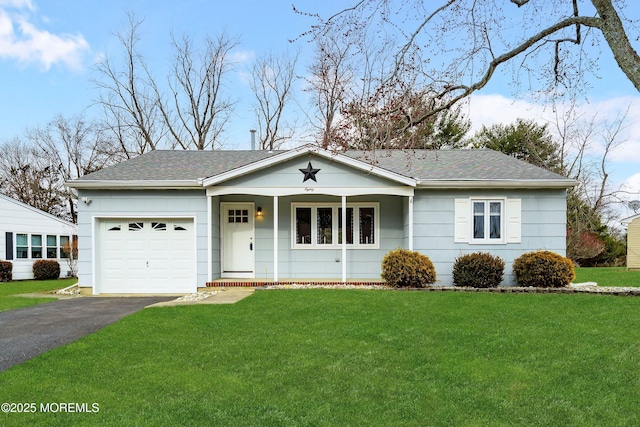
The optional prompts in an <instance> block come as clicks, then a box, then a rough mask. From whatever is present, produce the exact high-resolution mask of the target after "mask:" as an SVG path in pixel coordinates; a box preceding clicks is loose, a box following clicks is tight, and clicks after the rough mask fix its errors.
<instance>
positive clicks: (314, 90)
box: [305, 33, 355, 149]
mask: <svg viewBox="0 0 640 427" xmlns="http://www.w3.org/2000/svg"><path fill="white" fill-rule="evenodd" d="M351 50H352V46H351V45H350V44H349V43H348V40H346V38H345V37H343V36H342V34H340V33H334V34H332V37H325V38H318V39H316V40H315V49H314V57H313V60H312V62H311V65H310V66H309V68H308V72H309V76H308V77H307V79H306V80H307V87H306V88H305V91H306V92H308V93H309V94H310V104H311V106H312V109H311V113H310V114H309V116H308V118H309V122H310V123H311V125H312V126H313V127H314V130H315V132H314V133H315V135H316V141H317V143H318V145H320V146H321V147H322V148H324V149H328V148H329V147H330V146H331V145H332V144H333V142H334V141H335V140H336V139H337V137H338V135H337V133H336V128H337V121H338V119H339V116H340V111H341V110H342V109H343V108H344V107H345V102H346V101H347V98H348V93H349V90H350V88H351V87H352V85H353V79H354V75H355V71H354V69H355V66H354V65H353V64H352V63H351V62H350V59H351V55H352V53H351Z"/></svg>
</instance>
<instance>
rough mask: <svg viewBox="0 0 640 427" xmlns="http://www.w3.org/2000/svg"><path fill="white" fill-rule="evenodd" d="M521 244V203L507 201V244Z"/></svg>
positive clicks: (518, 200) (512, 200)
mask: <svg viewBox="0 0 640 427" xmlns="http://www.w3.org/2000/svg"><path fill="white" fill-rule="evenodd" d="M521 242H522V201H521V199H507V243H521Z"/></svg>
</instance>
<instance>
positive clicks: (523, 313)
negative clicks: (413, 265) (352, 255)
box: [0, 290, 640, 426]
mask: <svg viewBox="0 0 640 427" xmlns="http://www.w3.org/2000/svg"><path fill="white" fill-rule="evenodd" d="M639 365H640V298H635V297H613V296H602V295H554V294H477V293H457V292H456V293H453V292H452V293H448V292H447V293H426V292H424V293H423V292H403V291H357V290H355V291H345V290H342V291H338V290H300V291H262V292H257V293H255V294H254V295H252V296H251V297H249V298H247V299H245V300H243V301H240V302H239V303H237V304H233V305H195V306H186V307H185V306H182V307H167V308H152V309H146V310H143V311H141V312H138V313H136V314H134V315H132V316H129V317H127V318H125V319H123V320H121V321H120V322H118V323H116V324H113V325H111V326H109V327H107V328H105V329H103V330H102V331H100V332H98V333H96V334H93V335H90V336H88V337H85V338H84V339H81V340H79V341H76V342H74V343H72V344H69V345H67V346H65V347H62V348H59V349H56V350H53V351H51V352H48V353H46V354H44V355H42V356H40V357H38V358H36V359H33V360H31V361H28V362H26V363H24V364H22V365H18V366H15V367H13V368H11V369H10V370H8V371H5V372H4V373H2V374H0V384H1V388H0V390H1V391H0V394H1V395H2V399H0V401H4V402H34V403H36V404H37V405H40V404H41V403H48V402H76V403H87V404H88V406H89V407H91V404H92V403H97V404H98V405H99V412H98V413H56V414H51V413H36V414H16V413H8V414H2V413H0V424H6V425H47V426H50V425H59V426H69V425H83V426H84V425H114V426H116V425H117V426H119V425H154V426H156V425H194V426H195V425H243V426H244V425H260V426H263V425H264V426H271V425H273V426H281V425H376V426H398V425H402V426H406V425H408V426H412V425H414V426H423V425H463V426H506V425H509V426H513V425H527V426H529V425H549V426H557V425H563V426H566V425H575V426H578V425H579V426H589V425H594V426H602V425H638V424H640V411H638V407H640V394H639V393H638V390H640V370H639V369H638V366H639Z"/></svg>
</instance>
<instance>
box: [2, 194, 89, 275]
mask: <svg viewBox="0 0 640 427" xmlns="http://www.w3.org/2000/svg"><path fill="white" fill-rule="evenodd" d="M7 232H9V233H14V235H13V259H12V260H10V261H11V262H12V263H13V279H14V280H25V279H33V270H32V268H33V262H34V261H35V260H34V259H16V256H15V255H16V254H15V245H16V237H15V234H16V233H18V234H28V235H32V234H37V235H42V239H43V250H44V251H46V239H47V235H55V236H60V235H64V236H73V235H74V234H76V227H75V226H74V225H73V224H71V223H68V222H66V221H63V220H61V219H58V218H56V217H54V216H52V215H49V214H47V213H45V212H42V211H39V210H38V209H35V208H33V207H31V206H27V205H24V204H23V203H20V202H16V201H14V200H12V199H8V198H6V197H4V196H1V197H0V259H2V260H5V259H6V257H7V254H6V251H5V245H6V240H5V236H6V233H7ZM29 238H30V237H29ZM44 253H46V252H44ZM29 255H30V254H29ZM43 259H46V257H44V258H43ZM57 261H58V262H59V263H60V276H62V277H66V276H67V274H68V271H69V265H68V263H67V260H65V259H57Z"/></svg>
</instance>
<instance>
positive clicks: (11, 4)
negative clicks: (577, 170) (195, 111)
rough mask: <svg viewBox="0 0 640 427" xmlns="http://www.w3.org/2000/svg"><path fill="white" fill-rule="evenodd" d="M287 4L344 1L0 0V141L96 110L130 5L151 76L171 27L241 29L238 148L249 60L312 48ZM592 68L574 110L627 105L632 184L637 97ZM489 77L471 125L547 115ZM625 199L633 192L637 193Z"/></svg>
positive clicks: (234, 138) (233, 127) (637, 184)
mask: <svg viewBox="0 0 640 427" xmlns="http://www.w3.org/2000/svg"><path fill="white" fill-rule="evenodd" d="M292 2H293V3H295V4H296V6H297V7H298V8H300V9H303V10H307V11H310V12H319V13H321V14H324V15H325V16H326V15H328V14H329V13H330V12H332V11H335V10H337V9H338V8H339V5H340V4H343V5H344V4H348V2H337V1H335V2H334V1H330V2H319V1H311V0H300V1H297V0H269V1H264V0H262V1H256V0H234V1H221V0H218V1H212V0H188V1H182V2H176V1H163V0H154V1H151V0H109V1H106V0H91V1H87V0H56V1H44V0H0V142H2V141H6V140H8V139H11V138H13V137H15V136H18V135H21V134H23V133H24V130H25V129H26V128H29V127H35V126H44V125H46V123H47V122H48V121H50V120H52V119H53V118H54V117H55V116H56V115H58V114H62V115H63V116H65V117H71V116H74V115H77V114H79V113H81V112H83V111H84V110H85V109H87V108H88V110H87V111H88V112H89V113H90V114H94V111H95V110H97V109H95V108H92V107H90V106H91V105H92V102H93V101H94V100H95V99H97V97H98V92H97V90H96V89H95V87H94V84H93V83H91V79H92V77H93V76H95V74H93V73H94V72H93V71H92V65H93V64H94V63H95V62H96V60H97V59H98V58H100V57H101V56H102V55H104V54H105V53H106V54H108V55H110V56H111V55H116V54H118V53H119V52H120V51H119V50H118V49H119V48H120V46H119V45H118V43H117V41H116V39H115V37H114V36H113V34H114V33H115V32H117V31H119V30H122V29H124V28H125V27H126V22H127V17H126V14H127V12H133V13H135V14H136V16H137V17H138V18H142V19H144V24H143V27H142V32H141V35H142V37H143V44H142V45H141V51H142V52H143V53H144V54H145V56H147V59H148V61H149V63H150V64H152V68H153V70H154V71H158V75H160V76H163V74H162V70H163V67H166V66H167V64H168V62H169V59H170V58H169V54H170V52H169V49H168V47H169V45H170V34H171V32H172V31H173V32H174V33H175V34H176V35H178V36H179V35H182V34H188V35H189V36H191V37H192V38H193V39H194V40H200V39H202V38H203V37H204V36H205V35H207V34H209V35H216V34H218V33H219V32H220V31H222V30H226V31H227V32H228V33H229V34H231V35H238V36H239V37H240V41H241V43H240V45H239V46H238V48H237V49H236V50H235V51H234V57H235V58H236V59H237V61H238V66H237V71H236V73H235V74H234V76H233V79H232V82H231V85H232V86H231V87H230V91H231V92H232V93H233V95H234V97H236V98H238V100H239V101H240V102H239V103H238V106H237V108H236V111H235V113H234V114H233V116H232V117H231V120H230V122H229V127H228V130H227V132H226V134H225V136H226V148H238V149H247V148H249V129H251V128H255V120H254V118H253V115H252V113H251V107H250V98H251V93H250V91H249V87H248V83H247V81H246V78H244V77H243V75H244V73H246V71H247V70H248V67H249V66H250V62H251V61H252V60H253V59H254V58H255V57H256V56H259V55H262V54H266V53H268V52H269V51H273V52H275V53H278V52H282V51H283V50H285V49H291V48H294V49H295V48H297V49H300V51H301V58H300V59H301V61H300V70H299V73H300V74H301V73H304V66H305V65H306V62H307V61H306V60H308V58H309V57H310V54H311V46H310V45H309V44H308V43H307V42H306V41H305V40H304V39H303V40H300V41H298V42H297V43H295V44H293V45H292V44H291V43H289V40H290V39H293V38H296V37H297V36H298V35H300V34H301V33H302V32H304V31H305V30H307V29H308V28H309V25H310V24H312V23H313V20H311V19H309V18H305V17H304V16H300V15H298V14H295V13H294V12H293V10H292V6H291V3H292ZM505 2H506V0H505ZM628 3H629V4H631V6H629V7H628V8H627V9H626V13H627V16H628V17H629V18H636V19H638V18H640V5H638V4H636V2H634V1H629V2H628ZM637 36H638V34H635V37H633V39H634V40H635V39H636V38H637ZM635 43H636V45H637V47H638V46H639V45H638V44H637V43H638V42H635ZM600 76H601V78H600V79H597V80H594V81H593V82H592V83H593V86H594V88H593V90H591V91H590V92H589V102H588V103H586V102H585V103H584V104H583V105H582V109H583V111H584V113H585V115H589V114H594V113H596V112H597V113H598V115H599V118H609V117H614V116H615V115H616V114H618V113H619V112H620V111H623V110H625V109H626V108H627V106H629V105H631V107H630V112H629V121H628V124H629V127H628V128H627V130H626V133H625V139H626V142H625V143H624V144H623V146H622V147H620V148H619V149H618V150H617V151H616V152H615V153H614V155H613V156H612V160H613V161H614V163H613V164H612V166H613V173H612V175H613V177H614V181H615V183H617V184H619V185H623V184H624V185H627V186H628V189H629V190H631V191H640V96H639V94H638V92H637V91H636V90H635V88H634V87H633V86H632V85H631V83H629V82H628V80H627V79H626V77H625V76H624V75H623V74H622V72H621V71H620V70H619V69H618V67H617V65H616V64H615V62H614V61H613V60H612V58H611V55H610V54H608V53H605V54H604V56H603V57H602V58H601V59H600ZM496 77H497V78H495V79H494V81H492V82H491V83H490V84H489V85H488V86H487V87H486V88H484V89H483V90H482V91H480V92H479V93H478V94H476V95H475V96H474V97H473V98H472V99H471V102H470V103H469V104H467V105H465V106H464V107H463V111H464V112H465V113H466V114H467V115H468V116H469V117H470V118H471V120H472V123H473V129H478V128H480V127H481V126H482V125H483V124H484V125H491V124H494V123H510V122H512V121H514V120H515V119H516V118H518V117H523V118H533V119H535V120H538V121H542V122H544V121H545V120H548V119H550V117H549V114H550V112H549V109H548V108H547V109H545V108H544V107H543V106H541V105H538V104H536V103H534V102H527V101H524V100H522V99H519V100H514V99H513V97H512V96H513V95H512V92H511V89H510V87H509V85H508V78H507V76H506V75H501V74H499V75H497V76H496ZM95 114H97V111H95ZM594 150H595V151H597V147H594ZM632 198H635V199H640V195H636V196H634V197H632Z"/></svg>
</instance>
